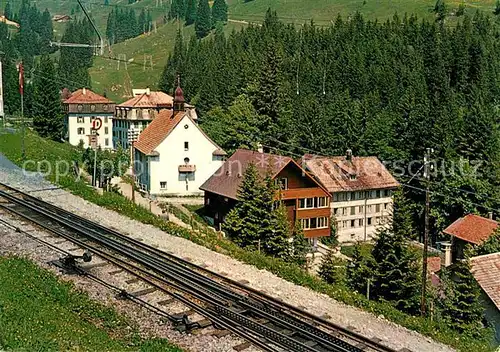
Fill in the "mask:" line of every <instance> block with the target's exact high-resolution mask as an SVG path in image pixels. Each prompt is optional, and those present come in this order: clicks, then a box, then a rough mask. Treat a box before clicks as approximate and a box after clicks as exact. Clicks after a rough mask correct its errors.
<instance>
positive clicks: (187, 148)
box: [184, 142, 189, 152]
mask: <svg viewBox="0 0 500 352" xmlns="http://www.w3.org/2000/svg"><path fill="white" fill-rule="evenodd" d="M188 150H189V142H184V151H186V152H187V151H188Z"/></svg>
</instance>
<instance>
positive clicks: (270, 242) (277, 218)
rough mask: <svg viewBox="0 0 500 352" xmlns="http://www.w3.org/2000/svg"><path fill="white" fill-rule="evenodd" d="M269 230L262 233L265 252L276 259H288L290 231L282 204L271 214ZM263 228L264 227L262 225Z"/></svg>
mask: <svg viewBox="0 0 500 352" xmlns="http://www.w3.org/2000/svg"><path fill="white" fill-rule="evenodd" d="M270 220H271V223H270V225H271V226H270V228H268V229H267V230H265V231H263V232H264V233H263V235H264V237H263V239H262V242H263V244H264V248H265V252H266V253H267V254H269V255H272V256H273V257H276V258H281V259H284V260H287V259H290V258H289V254H290V247H291V242H290V241H291V240H292V239H291V231H290V225H289V222H288V215H287V211H286V207H285V206H284V205H283V203H282V202H280V204H279V205H278V206H277V208H276V209H275V210H274V211H273V212H272V217H271V219H270ZM263 227H265V225H263Z"/></svg>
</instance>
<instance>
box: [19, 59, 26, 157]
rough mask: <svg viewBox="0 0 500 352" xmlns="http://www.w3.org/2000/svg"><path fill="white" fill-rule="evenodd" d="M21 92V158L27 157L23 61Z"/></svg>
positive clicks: (20, 67) (20, 80)
mask: <svg viewBox="0 0 500 352" xmlns="http://www.w3.org/2000/svg"><path fill="white" fill-rule="evenodd" d="M19 93H20V94H21V160H23V161H24V158H25V157H26V147H25V143H24V134H25V131H24V68H23V62H22V61H21V63H20V64H19Z"/></svg>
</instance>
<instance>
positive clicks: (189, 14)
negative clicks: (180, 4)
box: [186, 0, 196, 26]
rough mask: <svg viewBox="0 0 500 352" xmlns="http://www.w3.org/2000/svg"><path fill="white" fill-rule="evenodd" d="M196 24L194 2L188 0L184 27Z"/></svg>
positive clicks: (193, 0)
mask: <svg viewBox="0 0 500 352" xmlns="http://www.w3.org/2000/svg"><path fill="white" fill-rule="evenodd" d="M195 22H196V0H188V3H187V8H186V26H189V25H192V24H193V23H195Z"/></svg>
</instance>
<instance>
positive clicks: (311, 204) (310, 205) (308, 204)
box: [306, 198, 314, 208]
mask: <svg viewBox="0 0 500 352" xmlns="http://www.w3.org/2000/svg"><path fill="white" fill-rule="evenodd" d="M306 208H314V198H306Z"/></svg>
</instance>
